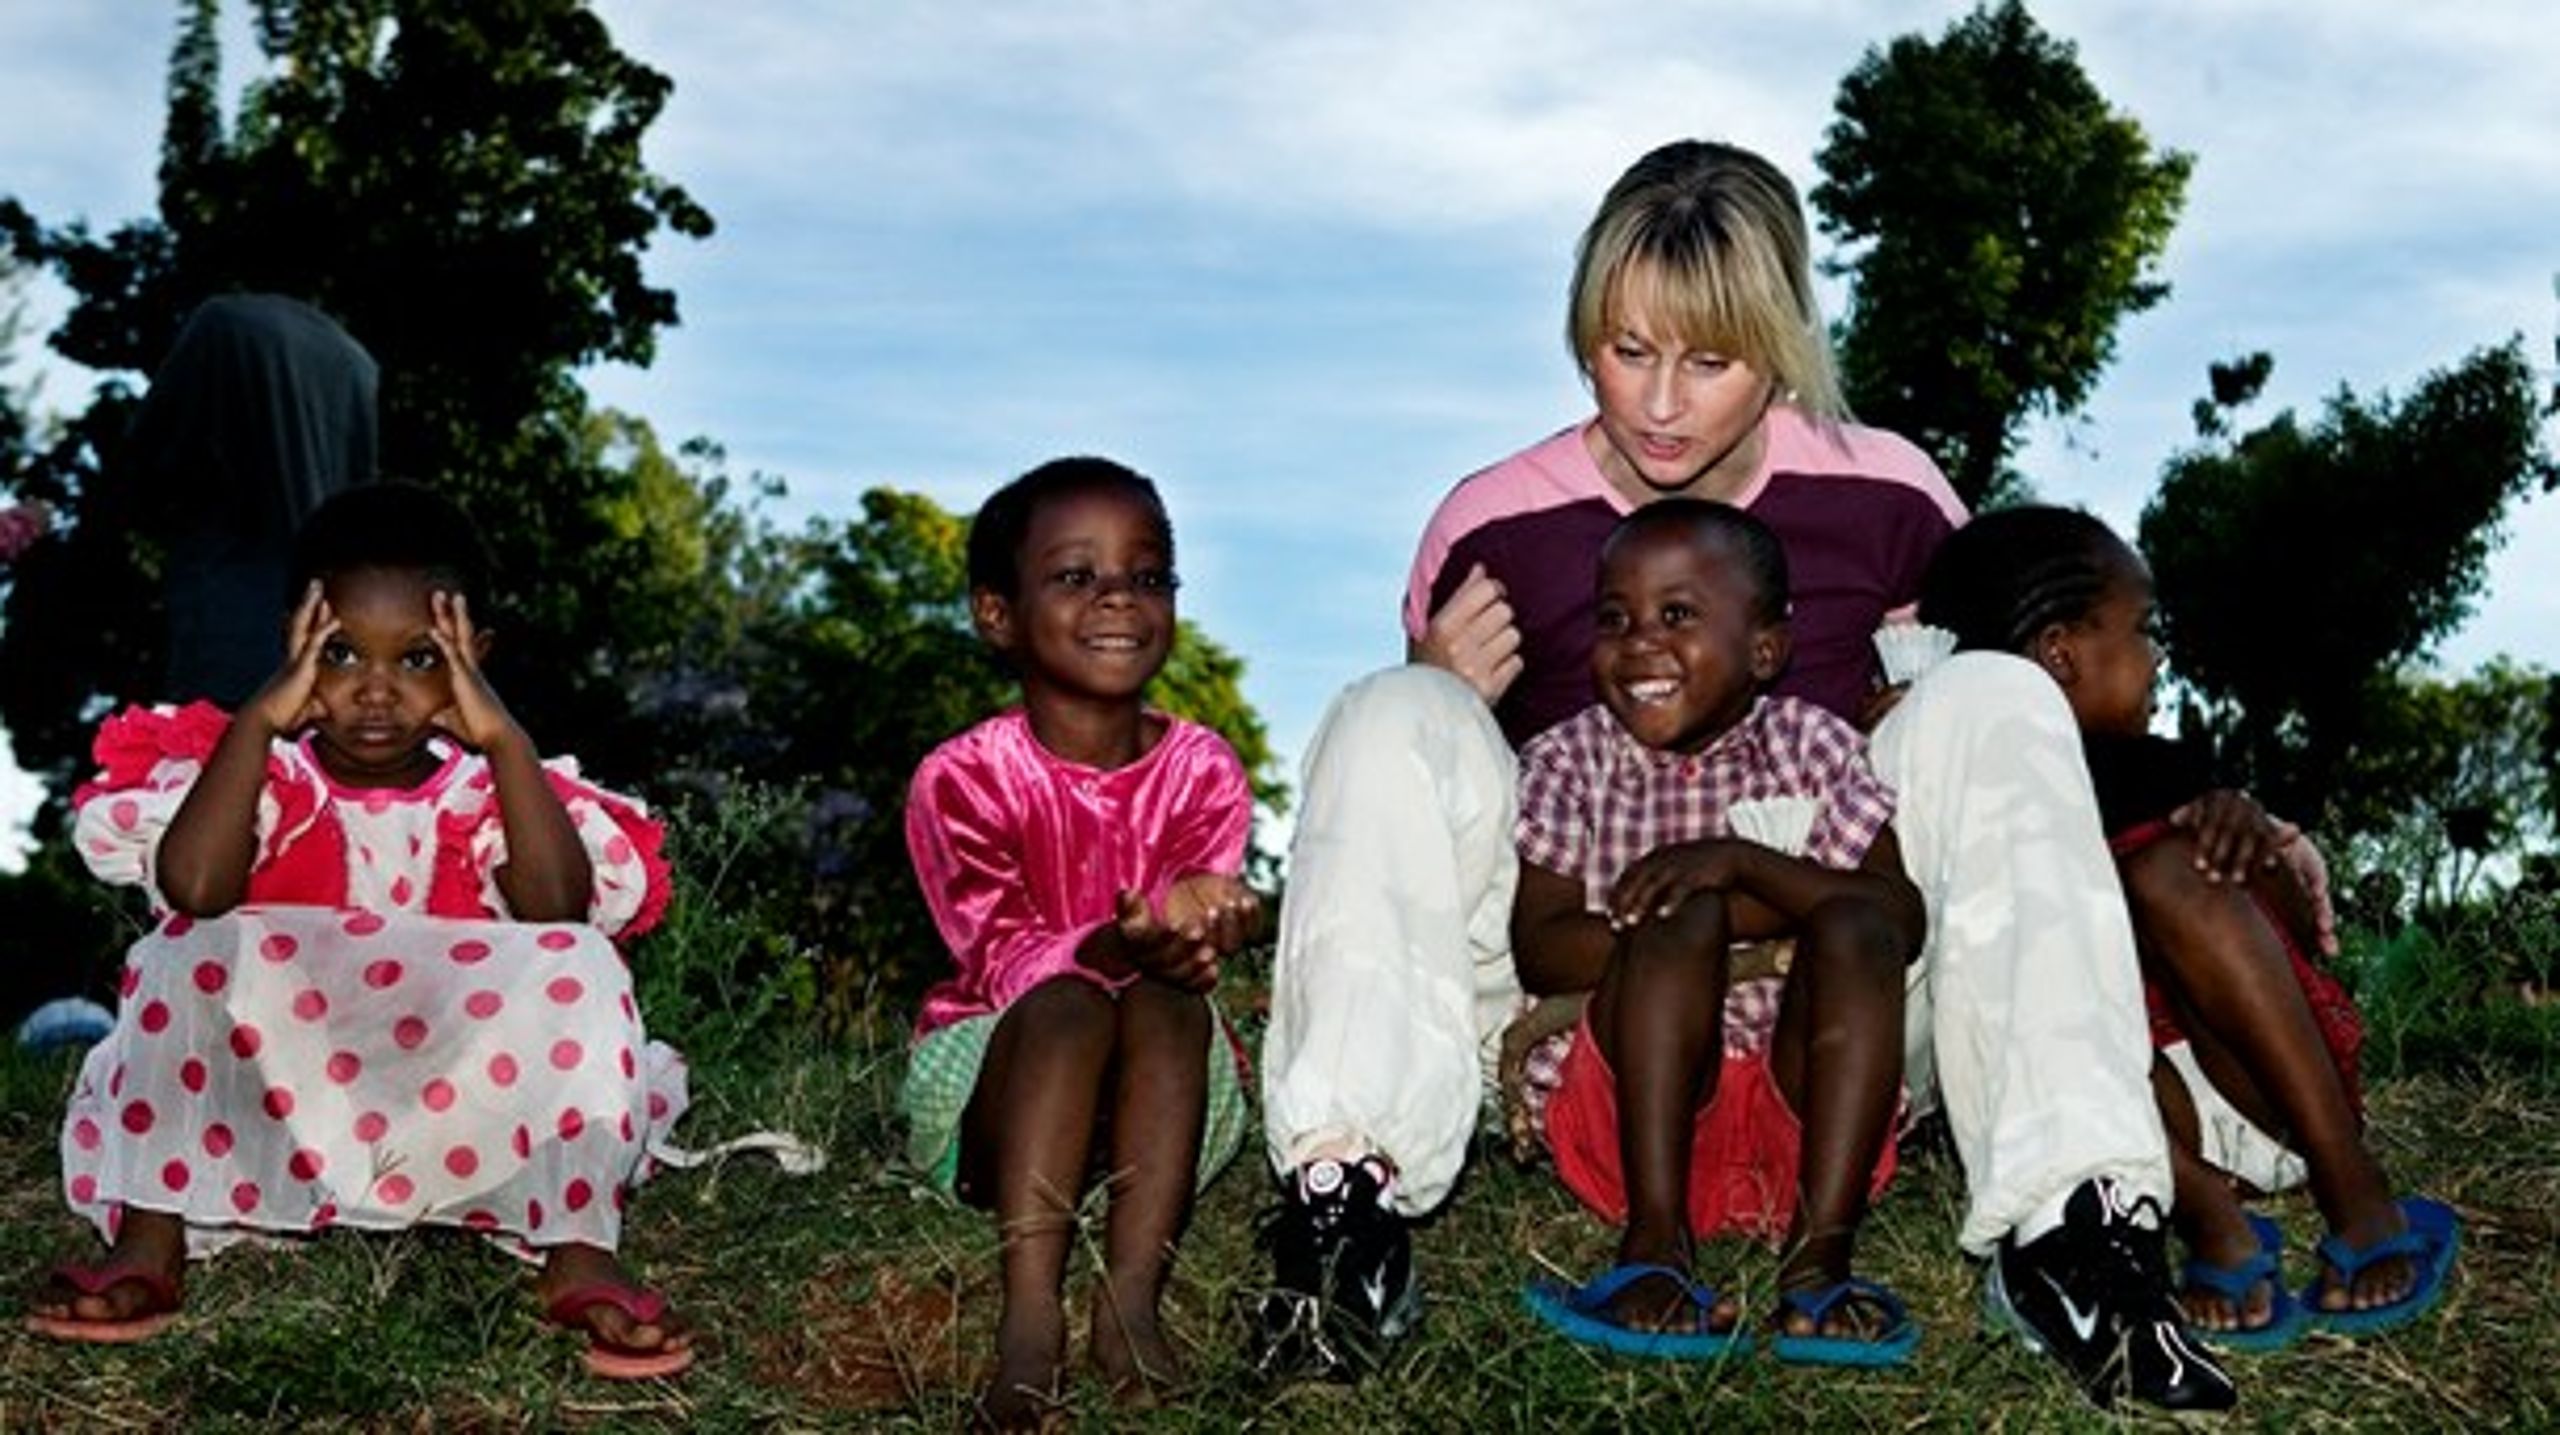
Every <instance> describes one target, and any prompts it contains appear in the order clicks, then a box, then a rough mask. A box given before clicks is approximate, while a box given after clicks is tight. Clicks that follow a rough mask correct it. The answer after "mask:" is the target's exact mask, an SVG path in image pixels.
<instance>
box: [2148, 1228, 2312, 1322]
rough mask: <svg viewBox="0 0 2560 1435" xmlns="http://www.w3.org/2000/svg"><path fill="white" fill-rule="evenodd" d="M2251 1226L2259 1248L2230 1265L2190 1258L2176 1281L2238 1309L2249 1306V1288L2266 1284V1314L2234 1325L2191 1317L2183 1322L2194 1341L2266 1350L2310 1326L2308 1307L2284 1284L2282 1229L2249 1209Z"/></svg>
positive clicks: (2254, 1288)
mask: <svg viewBox="0 0 2560 1435" xmlns="http://www.w3.org/2000/svg"><path fill="white" fill-rule="evenodd" d="M2249 1229H2250V1231H2251V1232H2253V1233H2254V1234H2255V1235H2256V1236H2257V1238H2258V1249H2257V1250H2256V1251H2255V1252H2253V1253H2252V1254H2251V1255H2250V1256H2249V1258H2248V1259H2246V1260H2244V1261H2241V1262H2239V1263H2237V1264H2235V1265H2228V1266H2217V1265H2214V1264H2212V1263H2211V1262H2209V1261H2206V1260H2203V1259H2202V1258H2196V1259H2191V1260H2189V1261H2188V1262H2187V1264H2186V1266H2185V1268H2184V1269H2182V1270H2181V1271H2180V1272H2179V1273H2178V1280H2179V1281H2180V1283H2181V1284H2183V1285H2185V1286H2186V1287H2188V1288H2189V1289H2194V1290H2204V1291H2209V1292H2211V1293H2212V1294H2214V1295H2218V1296H2220V1297H2222V1298H2223V1299H2224V1300H2227V1301H2229V1302H2231V1308H2232V1309H2233V1310H2238V1311H2245V1310H2247V1309H2248V1308H2249V1292H2251V1291H2253V1290H2256V1289H2257V1288H2258V1287H2259V1286H2261V1285H2264V1286H2265V1287H2266V1288H2267V1292H2268V1295H2267V1318H2266V1319H2265V1320H2264V1321H2262V1322H2260V1323H2259V1324H2257V1325H2252V1326H2245V1327H2242V1328H2240V1329H2237V1330H2207V1329H2205V1328H2204V1327H2203V1326H2200V1325H2197V1324H2195V1323H2194V1322H2192V1321H2190V1322H2188V1325H2187V1329H2189V1330H2191V1331H2193V1332H2195V1336H2196V1338H2197V1339H2198V1340H2201V1341H2203V1342H2205V1343H2206V1344H2208V1345H2212V1346H2215V1347H2218V1348H2220V1349H2223V1350H2238V1351H2246V1352H2249V1353H2251V1354H2264V1353H2266V1352H2268V1351H2272V1350H2282V1349H2284V1348H2285V1347H2287V1346H2289V1345H2292V1344H2293V1343H2294V1342H2295V1341H2298V1340H2300V1339H2302V1333H2303V1332H2304V1331H2305V1330H2308V1329H2310V1326H2311V1312H2310V1311H2309V1310H2308V1309H2307V1308H2306V1307H2305V1306H2304V1304H2303V1302H2302V1301H2300V1300H2297V1299H2295V1298H2294V1294H2293V1292H2292V1291H2289V1290H2287V1289H2285V1284H2284V1271H2283V1269H2282V1268H2281V1266H2280V1264H2279V1263H2280V1262H2281V1261H2282V1260H2283V1259H2284V1232H2283V1231H2281V1230H2278V1229H2277V1228H2276V1223H2275V1222H2273V1221H2270V1220H2268V1219H2267V1218H2266V1217H2265V1216H2262V1215H2260V1214H2258V1213H2257V1212H2255V1211H2251V1212H2249Z"/></svg>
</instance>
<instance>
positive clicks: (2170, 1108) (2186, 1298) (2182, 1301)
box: [2151, 1059, 2276, 1330]
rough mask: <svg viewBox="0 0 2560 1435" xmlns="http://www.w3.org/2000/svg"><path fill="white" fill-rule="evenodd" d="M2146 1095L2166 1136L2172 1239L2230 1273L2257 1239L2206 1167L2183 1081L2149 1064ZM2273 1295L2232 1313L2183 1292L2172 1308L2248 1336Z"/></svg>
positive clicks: (2171, 1070)
mask: <svg viewBox="0 0 2560 1435" xmlns="http://www.w3.org/2000/svg"><path fill="white" fill-rule="evenodd" d="M2151 1090H2152V1094H2153V1095H2154V1096H2155V1097H2157V1098H2158V1100H2159V1103H2160V1124H2161V1125H2162V1126H2163V1127H2165V1128H2167V1130H2168V1132H2169V1174H2170V1176H2171V1178H2172V1179H2173V1180H2175V1181H2176V1183H2177V1202H2176V1204H2175V1205H2174V1206H2173V1207H2172V1208H2171V1210H2170V1212H2169V1220H2170V1223H2171V1224H2172V1225H2174V1226H2176V1227H2177V1229H2178V1239H2180V1240H2181V1241H2184V1242H2186V1246H2187V1253H2188V1255H2189V1257H2190V1258H2193V1259H2198V1260H2202V1261H2205V1262H2206V1263H2208V1264H2210V1265H2216V1266H2223V1267H2234V1266H2238V1265H2239V1264H2240V1263H2241V1262H2243V1261H2246V1260H2248V1259H2249V1258H2250V1257H2251V1256H2253V1255H2256V1254H2257V1251H2258V1236H2257V1233H2256V1232H2254V1231H2252V1230H2250V1229H2249V1217H2248V1212H2247V1211H2246V1210H2245V1209H2243V1208H2242V1206H2241V1204H2240V1196H2239V1193H2238V1192H2237V1191H2234V1190H2233V1189H2232V1187H2231V1178H2230V1177H2229V1176H2228V1175H2226V1174H2224V1173H2223V1172H2220V1171H2217V1170H2215V1169H2214V1168H2213V1167H2212V1166H2210V1165H2208V1164H2206V1162H2205V1159H2204V1156H2203V1154H2202V1151H2203V1130H2202V1121H2201V1119H2200V1118H2199V1117H2198V1116H2197V1115H2196V1104H2195V1099H2194V1098H2193V1096H2191V1095H2190V1094H2189V1093H2188V1091H2187V1080H2186V1078H2185V1077H2183V1076H2180V1075H2179V1074H2178V1070H2177V1068H2176V1067H2174V1066H2172V1065H2170V1064H2169V1062H2168V1061H2167V1060H2165V1059H2161V1060H2155V1061H2154V1062H2152V1064H2151ZM2275 1295H2276V1293H2275V1291H2274V1290H2273V1289H2271V1288H2269V1287H2268V1286H2267V1285H2266V1283H2265V1282H2260V1283H2259V1285H2258V1288H2257V1289H2254V1290H2252V1291H2250V1292H2249V1294H2248V1296H2247V1298H2246V1299H2245V1300H2243V1301H2242V1302H2241V1303H2240V1304H2239V1305H2238V1306H2237V1307H2235V1306H2234V1305H2233V1304H2232V1302H2231V1301H2230V1299H2229V1298H2228V1297H2226V1296H2224V1295H2222V1294H2221V1293H2219V1292H2216V1291H2212V1290H2201V1289H2185V1290H2181V1291H2179V1292H2178V1304H2179V1305H2181V1306H2183V1307H2184V1308H2185V1309H2186V1313H2187V1320H2188V1321H2189V1322H2190V1323H2192V1324H2194V1325H2195V1326H2197V1327H2198V1328H2200V1329H2203V1330H2252V1329H2255V1328H2257V1327H2259V1326H2262V1325H2265V1324H2266V1323H2267V1318H2268V1316H2269V1315H2270V1314H2271V1313H2272V1312H2273V1310H2274V1308H2275Z"/></svg>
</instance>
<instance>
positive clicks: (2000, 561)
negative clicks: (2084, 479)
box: [1920, 504, 2130, 653]
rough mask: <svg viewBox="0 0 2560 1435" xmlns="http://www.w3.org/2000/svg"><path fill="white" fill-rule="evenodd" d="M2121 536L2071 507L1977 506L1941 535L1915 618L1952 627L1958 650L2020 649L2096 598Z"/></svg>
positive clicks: (2076, 616) (2121, 547)
mask: <svg viewBox="0 0 2560 1435" xmlns="http://www.w3.org/2000/svg"><path fill="white" fill-rule="evenodd" d="M2129 551H2130V550H2129V549H2127V548H2126V546H2125V542H2124V540H2123V539H2121V538H2118V537H2117V536H2116V535H2115V532H2114V530H2112V529H2110V528H2108V527H2107V525H2106V524H2105V523H2104V522H2102V521H2100V520H2099V519H2098V518H2096V517H2095V516H2093V515H2091V514H2088V513H2085V512H2082V511H2081V510H2079V509H2076V508H2057V507H2053V506H2050V505H2045V504H2026V505H2022V506H2020V507H2016V508H2003V509H1999V510H1996V511H1994V512H1991V513H1986V514H1983V515H1982V516H1981V517H1979V518H1976V519H1974V520H1973V521H1972V522H1970V523H1968V524H1966V525H1965V526H1964V527H1962V528H1959V529H1957V530H1956V531H1955V532H1954V533H1952V534H1950V535H1948V537H1947V541H1946V542H1944V543H1942V544H1940V545H1939V546H1938V553H1937V556H1936V557H1935V558H1933V559H1931V560H1930V563H1929V572H1928V575H1927V577H1925V578H1923V579H1922V580H1921V585H1920V621H1921V622H1923V623H1928V624H1932V625H1934V626H1936V627H1940V628H1944V629H1946V630H1947V631H1949V632H1951V633H1953V634H1955V635H1956V647H1957V649H1958V650H1959V651H1963V650H1967V649H1974V648H1988V649H1994V650H1997V651H2000V652H2008V653H2024V652H2026V651H2027V649H2028V647H2029V646H2030V645H2031V644H2033V643H2034V641H2035V637H2036V635H2037V634H2038V633H2041V632H2043V631H2044V630H2045V629H2047V628H2049V627H2051V626H2053V625H2054V624H2056V623H2063V624H2070V623H2077V622H2079V621H2081V620H2082V619H2084V618H2086V617H2088V616H2089V613H2090V611H2091V610H2092V609H2094V608H2096V607H2097V605H2098V598H2099V596H2100V594H2101V592H2102V591H2103V590H2104V589H2105V587H2106V582H2107V573H2108V568H2109V566H2110V564H2111V562H2112V561H2113V560H2114V558H2115V557H2116V555H2118V554H2119V553H2125V552H2129Z"/></svg>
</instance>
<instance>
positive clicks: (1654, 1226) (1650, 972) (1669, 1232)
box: [1590, 894, 1733, 1330]
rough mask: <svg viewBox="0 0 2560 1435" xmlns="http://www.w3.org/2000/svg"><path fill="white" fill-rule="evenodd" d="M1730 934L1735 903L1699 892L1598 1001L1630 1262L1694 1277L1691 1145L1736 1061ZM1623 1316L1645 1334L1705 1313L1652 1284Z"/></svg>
mask: <svg viewBox="0 0 2560 1435" xmlns="http://www.w3.org/2000/svg"><path fill="white" fill-rule="evenodd" d="M1730 936H1731V929H1730V925H1729V923H1728V922H1727V920H1726V913H1725V904H1724V901H1723V899H1722V898H1720V897H1717V896H1714V895H1712V894H1702V895H1699V896H1694V897H1691V898H1690V899H1689V900H1688V901H1687V902H1686V903H1684V904H1683V905H1682V906H1681V908H1680V910H1679V911H1678V912H1677V913H1675V914H1673V915H1672V916H1671V917H1669V918H1662V919H1655V920H1652V921H1648V922H1645V923H1644V924H1643V925H1641V926H1638V927H1636V928H1634V929H1632V930H1631V931H1629V932H1627V933H1626V934H1625V935H1624V936H1622V937H1621V938H1620V939H1619V941H1618V947H1617V951H1616V952H1615V953H1614V954H1613V955H1612V956H1611V957H1610V960H1609V970H1608V972H1607V973H1606V974H1605V975H1603V976H1602V977H1601V979H1600V986H1599V989H1598V990H1597V991H1595V992H1594V993H1593V994H1592V998H1591V1010H1590V1021H1591V1035H1592V1039H1593V1040H1595V1041H1597V1042H1598V1043H1599V1044H1600V1054H1601V1055H1602V1056H1603V1057H1605V1058H1606V1059H1607V1060H1608V1063H1609V1069H1610V1070H1611V1071H1612V1072H1614V1073H1616V1076H1617V1084H1618V1092H1617V1095H1618V1159H1619V1168H1620V1170H1621V1171H1622V1172H1623V1173H1624V1176H1625V1180H1626V1187H1627V1228H1626V1232H1625V1234H1624V1235H1623V1236H1621V1237H1620V1238H1619V1241H1618V1260H1619V1262H1620V1263H1621V1264H1646V1265H1662V1266H1670V1267H1672V1268H1674V1269H1677V1270H1682V1271H1685V1270H1687V1269H1688V1268H1689V1262H1690V1258H1691V1256H1692V1254H1693V1253H1694V1251H1693V1245H1694V1243H1693V1241H1692V1240H1691V1232H1690V1230H1689V1158H1690V1146H1691V1138H1692V1136H1693V1134H1694V1131H1695V1123H1696V1120H1697V1114H1698V1112H1699V1110H1700V1109H1701V1108H1703V1107H1705V1106H1706V1104H1707V1103H1708V1101H1709V1100H1711V1099H1712V1098H1713V1097H1714V1095H1715V1089H1716V1074H1717V1071H1718V1070H1719V1069H1720V1068H1721V1067H1722V1065H1723V1064H1724V993H1725V979H1726V957H1727V950H1728V948H1729V946H1730ZM1616 1315H1617V1318H1618V1319H1619V1321H1620V1322H1621V1323H1622V1324H1625V1325H1628V1326H1631V1327H1633V1328H1636V1329H1648V1330H1660V1329H1681V1328H1685V1327H1687V1326H1688V1325H1690V1324H1691V1323H1692V1322H1693V1320H1694V1315H1695V1311H1694V1307H1693V1305H1692V1304H1691V1303H1690V1302H1689V1301H1688V1300H1687V1299H1686V1298H1685V1295H1684V1293H1683V1292H1682V1291H1680V1290H1678V1289H1676V1288H1674V1287H1673V1286H1672V1285H1671V1283H1670V1282H1668V1281H1662V1280H1648V1281H1638V1282H1636V1283H1635V1284H1633V1285H1631V1286H1629V1287H1628V1288H1627V1289H1626V1291H1625V1292H1624V1293H1623V1294H1622V1295H1621V1296H1620V1297H1619V1300H1618V1303H1617V1307H1616ZM1732 1317H1733V1313H1732V1312H1731V1311H1729V1310H1724V1309H1719V1310H1718V1311H1716V1312H1715V1313H1714V1315H1713V1316H1712V1317H1710V1319H1711V1323H1712V1324H1713V1326H1714V1327H1715V1328H1716V1329H1718V1330H1722V1329H1725V1328H1726V1327H1728V1326H1729V1325H1730V1324H1731V1323H1732Z"/></svg>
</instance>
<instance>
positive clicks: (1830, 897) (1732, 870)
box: [1608, 827, 1928, 960]
mask: <svg viewBox="0 0 2560 1435" xmlns="http://www.w3.org/2000/svg"><path fill="white" fill-rule="evenodd" d="M1699 892H1724V893H1728V894H1731V895H1733V896H1737V897H1744V898H1749V899H1752V900H1754V901H1756V902H1758V903H1760V904H1761V905H1763V906H1765V907H1766V908H1768V909H1769V910H1770V911H1771V912H1773V913H1775V914H1776V916H1777V917H1778V919H1779V920H1780V921H1781V922H1782V923H1783V924H1784V925H1785V926H1786V927H1787V928H1790V929H1791V928H1793V927H1795V926H1797V925H1799V924H1801V923H1802V922H1803V921H1804V920H1805V919H1806V918H1807V917H1809V916H1811V915H1812V914H1813V910H1814V908H1816V907H1819V906H1821V905H1822V904H1823V903H1825V902H1830V901H1837V900H1843V899H1846V900H1858V901H1867V902H1872V903H1874V904H1876V905H1877V906H1878V907H1879V908H1881V909H1882V910H1883V911H1884V913H1885V915H1886V917H1887V918H1888V919H1889V920H1890V921H1891V922H1892V923H1893V926H1894V929H1895V931H1896V933H1897V934H1898V935H1900V936H1901V938H1902V939H1903V943H1904V951H1905V960H1908V959H1910V958H1912V957H1916V956H1918V955H1919V954H1920V942H1921V938H1922V936H1923V935H1924V934H1925V933H1926V931H1927V929H1928V918H1927V916H1926V913H1925V912H1924V910H1923V908H1922V905H1921V902H1920V890H1919V889H1918V888H1917V887H1914V886H1913V885H1911V879H1910V878H1909V877H1908V876H1905V875H1904V873H1903V870H1902V849H1901V847H1900V845H1899V844H1898V843H1896V842H1895V841H1894V837H1893V829H1892V828H1890V827H1887V828H1884V829H1882V830H1880V831H1878V832H1877V833H1876V837H1875V841H1874V842H1872V843H1870V844H1869V845H1868V847H1867V850H1866V854H1865V856H1864V857H1862V858H1861V859H1860V860H1859V865H1858V866H1857V867H1855V868H1851V869H1846V870H1844V869H1841V868H1837V867H1826V866H1823V865H1822V864H1821V863H1818V862H1808V861H1806V860H1805V859H1803V858H1801V857H1791V856H1788V855H1787V854H1786V853H1783V852H1780V851H1778V850H1777V849H1775V848H1771V847H1763V846H1761V845H1760V844H1759V843H1757V842H1752V841H1748V840H1746V839H1744V838H1739V837H1710V838H1706V839H1704V840H1702V841H1698V842H1676V843H1672V844H1671V845H1669V846H1665V847H1658V848H1656V849H1654V850H1653V851H1651V852H1649V853H1646V854H1645V855H1644V856H1643V857H1642V858H1641V859H1639V860H1638V861H1637V862H1636V863H1635V865H1633V866H1631V867H1629V868H1628V869H1627V870H1626V873H1625V875H1623V876H1621V877H1620V878H1619V879H1618V883H1617V886H1616V887H1615V888H1613V889H1612V890H1611V892H1610V894H1609V915H1608V920H1609V922H1610V924H1611V925H1612V926H1613V927H1615V928H1627V927H1633V926H1637V925H1639V924H1641V923H1645V922H1651V921H1660V920H1663V919H1665V918H1668V917H1670V916H1672V915H1673V914H1675V913H1677V912H1678V911H1679V910H1680V907H1681V904H1683V903H1684V902H1686V901H1688V899H1689V898H1690V897H1691V896H1693V895H1695V894H1696V893H1699ZM1741 925H1742V924H1741V921H1740V918H1739V916H1737V919H1736V922H1735V926H1736V929H1737V935H1742V933H1741V931H1740V928H1741Z"/></svg>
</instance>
